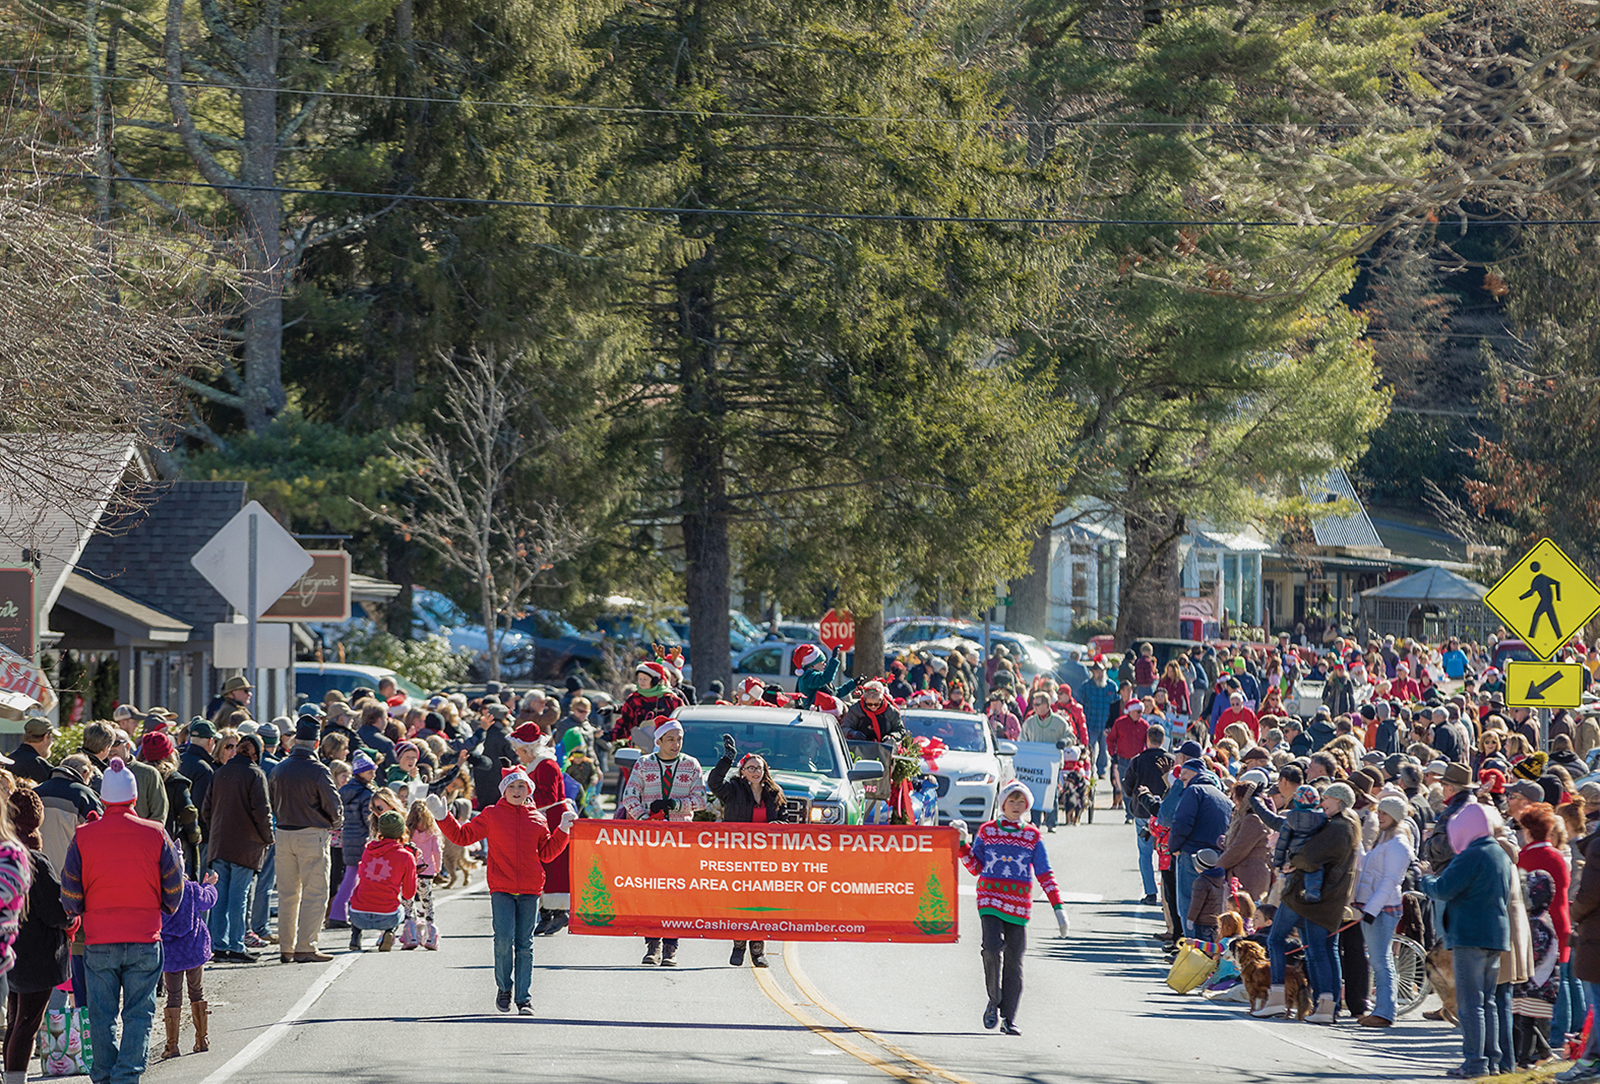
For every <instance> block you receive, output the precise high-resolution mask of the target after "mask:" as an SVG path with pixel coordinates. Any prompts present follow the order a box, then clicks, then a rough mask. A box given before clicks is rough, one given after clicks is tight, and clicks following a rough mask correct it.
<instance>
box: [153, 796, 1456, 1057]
mask: <svg viewBox="0 0 1600 1084" xmlns="http://www.w3.org/2000/svg"><path fill="white" fill-rule="evenodd" d="M1048 845H1049V849H1050V856H1051V861H1052V864H1053V865H1054V867H1055V869H1056V871H1057V877H1058V880H1059V881H1060V883H1061V885H1062V888H1063V890H1064V891H1066V892H1067V893H1069V899H1070V900H1071V901H1072V902H1071V903H1070V904H1069V907H1068V911H1069V913H1070V915H1071V919H1072V931H1071V933H1070V935H1069V936H1068V937H1067V938H1066V939H1060V938H1058V937H1057V936H1056V934H1055V930H1054V923H1053V922H1052V921H1051V916H1050V911H1049V908H1048V906H1047V905H1045V904H1044V903H1043V901H1042V900H1041V901H1040V902H1039V904H1038V905H1036V909H1035V920H1034V925H1033V926H1032V927H1031V928H1030V933H1031V943H1030V945H1029V953H1028V959H1027V964H1026V968H1027V970H1026V984H1027V985H1026V990H1025V992H1024V995H1023V1001H1022V1008H1021V1011H1020V1013H1019V1017H1018V1024H1019V1026H1020V1027H1021V1029H1022V1031H1023V1034H1022V1036H1020V1037H1015V1038H1012V1037H1006V1036H1002V1035H1000V1034H998V1033H997V1032H986V1031H984V1030H983V1027H982V1025H981V1022H980V1019H979V1018H980V1016H981V1014H982V1011H983V1004H984V997H983V984H982V972H981V967H980V962H979V958H978V946H977V937H976V931H977V928H978V922H977V914H976V909H975V902H974V897H973V894H972V879H971V878H970V877H968V876H966V874H965V873H963V875H962V882H963V884H962V887H963V892H962V895H961V917H960V923H961V929H962V940H961V942H960V943H959V944H954V945H932V946H917V945H862V944H845V943H839V944H833V943H817V942H806V943H794V944H790V945H787V946H781V945H778V944H776V943H773V944H770V945H769V949H768V952H769V957H770V958H771V960H772V963H773V966H772V968H771V969H770V970H769V971H767V972H765V973H758V972H755V971H754V970H753V969H751V968H750V967H749V966H748V965H747V966H746V967H745V968H744V969H743V970H741V971H735V970H733V969H732V968H730V967H729V966H728V947H729V946H728V945H727V943H725V942H720V941H715V942H713V941H687V940H686V941H685V942H684V943H683V948H682V950H681V951H680V953H679V960H680V962H681V966H679V967H678V968H677V969H675V970H665V969H656V968H647V967H642V966H640V964H639V958H640V956H641V955H642V945H641V943H640V942H639V941H637V940H635V939H633V938H616V937H578V936H573V935H569V934H565V933H563V934H560V935H557V936H555V937H552V938H541V939H539V940H538V942H537V964H536V969H535V972H534V988H533V993H534V1007H535V1010H536V1012H537V1016H536V1017H534V1018H531V1019H529V1018H523V1017H517V1016H500V1015H498V1014H496V1013H495V1012H494V1007H493V1000H494V980H493V970H492V957H491V945H492V941H491V936H490V929H489V908H488V899H487V897H486V896H485V895H484V893H483V887H484V886H483V883H482V873H481V870H480V871H479V872H478V873H477V874H476V875H475V877H476V880H475V883H474V885H473V886H472V887H471V888H470V889H468V890H464V891H463V890H457V891H455V892H453V893H442V894H441V895H440V896H439V897H437V899H438V900H439V901H440V902H439V909H438V921H439V926H440V929H441V930H442V931H443V937H442V940H441V947H440V949H439V951H438V952H426V951H423V950H420V949H419V950H415V951H412V952H400V951H395V952H392V953H387V954H380V953H377V952H375V951H370V950H369V951H368V952H367V953H365V954H362V955H359V956H358V955H351V954H346V953H345V952H344V951H343V944H344V941H345V938H344V937H342V936H340V935H339V932H337V931H331V932H330V933H328V934H327V935H326V938H325V941H324V945H323V947H324V948H325V949H326V950H328V951H330V952H334V953H335V954H336V957H337V958H336V960H335V961H334V962H333V963H330V964H320V965H291V966H284V965H281V964H278V963H276V962H275V957H273V959H274V962H272V963H260V964H255V965H237V964H235V965H222V966H218V967H215V968H212V969H210V970H208V972H207V976H206V978H207V984H208V994H209V996H210V998H211V999H212V1004H213V1008H212V1014H213V1015H212V1049H211V1051H210V1052H209V1053H206V1054H200V1055H192V1054H185V1055H184V1056H183V1057H181V1058H177V1059H175V1060H173V1061H170V1062H165V1063H153V1064H152V1068H151V1071H150V1073H149V1074H148V1075H147V1077H146V1079H147V1080H151V1081H157V1082H161V1084H191V1082H193V1084H222V1082H223V1081H239V1082H257V1081H260V1082H280V1081H281V1082H285V1084H287V1082H290V1081H294V1082H301V1081H305V1080H307V1079H312V1078H322V1079H337V1080H342V1081H345V1082H348V1084H369V1082H370V1084H395V1082H397V1081H417V1082H432V1081H449V1082H451V1084H476V1082H479V1081H482V1082H486V1084H487V1082H490V1081H493V1082H495V1084H502V1082H505V1081H514V1080H525V1079H540V1080H546V1079H549V1080H560V1081H563V1082H570V1084H585V1082H590V1081H595V1082H599V1081H608V1082H609V1081H640V1082H644V1084H679V1082H682V1084H704V1082H709V1081H728V1082H730V1084H732V1082H738V1084H766V1082H771V1084H841V1082H848V1084H857V1082H860V1084H873V1082H878V1081H886V1080H901V1081H929V1082H934V1084H938V1082H943V1084H1023V1082H1028V1084H1033V1082H1040V1084H1043V1082H1055V1081H1081V1080H1094V1081H1102V1082H1111V1084H1121V1082H1128V1084H1134V1082H1138V1084H1143V1082H1151V1084H1155V1082H1163V1084H1165V1082H1171V1081H1191V1080H1193V1081H1217V1082H1229V1084H1236V1082H1239V1081H1249V1082H1258V1081H1270V1080H1280V1079H1282V1080H1287V1079H1291V1078H1293V1079H1307V1078H1312V1079H1316V1080H1319V1081H1328V1082H1335V1081H1357V1080H1370V1079H1379V1080H1412V1079H1422V1078H1428V1077H1435V1078H1436V1077H1438V1076H1439V1075H1440V1074H1442V1072H1443V1071H1444V1069H1445V1068H1447V1067H1448V1066H1450V1065H1452V1064H1454V1063H1456V1062H1457V1061H1459V1046H1458V1045H1457V1033H1456V1032H1455V1031H1454V1030H1452V1029H1450V1028H1448V1027H1447V1026H1446V1025H1443V1024H1435V1023H1429V1022H1427V1021H1424V1020H1422V1019H1421V1018H1420V1016H1412V1017H1408V1018H1406V1019H1404V1020H1403V1021H1402V1023H1401V1025H1400V1026H1397V1027H1395V1028H1393V1029H1391V1030H1387V1031H1368V1030H1366V1029H1362V1028H1358V1027H1355V1026H1354V1025H1353V1024H1348V1023H1341V1024H1340V1025H1337V1026H1334V1027H1326V1026H1316V1025H1311V1024H1301V1023H1296V1022H1290V1021H1253V1020H1250V1019H1248V1017H1246V1016H1244V1014H1243V1008H1242V1006H1233V1005H1228V1006H1224V1005H1213V1004H1209V1003H1207V1002H1205V1001H1203V1000H1201V999H1200V998H1198V997H1193V996H1191V997H1179V996H1177V995H1174V994H1172V993H1171V992H1170V991H1169V990H1168V989H1167V988H1166V986H1165V985H1164V984H1163V983H1162V979H1163V978H1164V976H1165V974H1166V967H1165V964H1164V963H1163V962H1162V959H1161V956H1160V954H1159V953H1157V952H1156V951H1155V950H1154V944H1155V943H1154V941H1152V940H1151V938H1150V937H1149V935H1150V934H1151V933H1152V932H1154V931H1155V930H1156V929H1157V928H1158V922H1157V918H1156V911H1155V909H1154V908H1146V907H1142V906H1140V905H1138V903H1137V902H1136V901H1137V899H1138V897H1139V895H1140V892H1139V884H1138V874H1137V869H1136V866H1135V861H1134V858H1135V856H1134V847H1133V835H1132V829H1131V828H1129V827H1126V826H1124V825H1123V824H1122V823H1121V817H1120V816H1113V815H1111V814H1110V813H1108V812H1105V811H1102V814H1101V817H1100V820H1099V822H1098V823H1096V824H1094V825H1083V826H1080V827H1077V828H1070V829H1069V828H1062V829H1059V830H1058V831H1057V832H1056V833H1055V834H1054V835H1051V836H1049V837H1048ZM368 941H369V944H370V942H371V935H368ZM159 1029H160V1019H159V1016H158V1018H157V1030H158V1032H159ZM154 1038H155V1039H157V1040H159V1035H157V1036H155V1037H154ZM189 1043H190V1039H189V1035H188V1029H187V1025H186V1027H185V1044H186V1046H187V1045H189Z"/></svg>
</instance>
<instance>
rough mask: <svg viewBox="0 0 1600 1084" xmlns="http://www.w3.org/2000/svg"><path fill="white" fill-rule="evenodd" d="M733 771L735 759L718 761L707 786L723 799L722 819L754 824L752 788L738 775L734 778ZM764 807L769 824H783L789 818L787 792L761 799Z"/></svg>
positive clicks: (770, 794)
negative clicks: (786, 803) (785, 799)
mask: <svg viewBox="0 0 1600 1084" xmlns="http://www.w3.org/2000/svg"><path fill="white" fill-rule="evenodd" d="M731 771H733V758H731V757H723V758H722V759H721V760H719V761H717V766H716V767H715V768H712V769H711V778H710V779H708V780H707V781H706V785H707V786H709V787H710V788H711V793H713V794H715V795H716V796H717V797H718V798H719V799H721V800H722V819H723V820H725V821H753V820H755V819H756V798H755V795H753V794H751V793H750V785H749V784H748V783H746V782H745V781H744V779H743V778H741V777H740V776H738V775H735V776H734V777H733V778H732V779H729V778H728V773H729V772H731ZM761 800H762V804H763V805H765V806H766V807H767V823H769V824H782V823H783V822H784V820H786V819H787V818H786V817H785V810H784V808H783V791H782V790H779V791H778V793H776V794H774V793H772V792H771V791H770V790H769V791H767V792H766V793H765V794H763V795H762V796H761Z"/></svg>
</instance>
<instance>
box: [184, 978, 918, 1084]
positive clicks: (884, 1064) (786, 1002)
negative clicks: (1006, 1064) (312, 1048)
mask: <svg viewBox="0 0 1600 1084" xmlns="http://www.w3.org/2000/svg"><path fill="white" fill-rule="evenodd" d="M755 976H756V985H757V986H759V987H761V992H762V993H764V994H766V995H767V997H768V999H769V1000H771V1002H772V1003H773V1004H774V1005H776V1006H778V1008H780V1009H782V1010H783V1011H784V1012H785V1013H787V1014H788V1015H789V1016H790V1017H791V1018H793V1019H794V1020H795V1021H796V1022H797V1023H799V1024H801V1025H803V1026H805V1027H806V1028H808V1029H810V1030H811V1031H812V1032H814V1033H815V1034H816V1035H818V1036H820V1037H822V1038H823V1039H826V1040H827V1041H828V1042H830V1043H832V1044H833V1045H834V1046H836V1047H838V1048H839V1049H840V1050H843V1051H844V1052H845V1053H846V1054H849V1055H850V1056H851V1057H853V1058H856V1059H857V1060H859V1061H862V1062H865V1063H866V1064H867V1065H870V1066H872V1068H874V1069H877V1070H879V1071H881V1072H884V1073H887V1074H888V1075H889V1076H892V1077H894V1078H895V1079H896V1080H901V1081H905V1082H906V1084H923V1081H922V1078H921V1077H917V1076H913V1075H912V1074H911V1073H908V1072H906V1070H904V1069H902V1068H900V1067H899V1066H898V1065H895V1064H894V1063H893V1062H890V1061H886V1060H885V1059H883V1058H880V1057H878V1055H876V1054H874V1053H872V1052H871V1051H870V1050H863V1049H862V1048H861V1047H859V1046H857V1045H856V1044H855V1043H852V1042H851V1041H850V1040H849V1039H846V1038H844V1037H843V1036H841V1035H835V1034H834V1033H833V1030H832V1029H831V1028H829V1027H828V1026H827V1025H826V1024H823V1023H820V1022H818V1021H817V1020H814V1019H812V1018H811V1016H810V1014H808V1013H807V1012H806V1011H805V1010H804V1009H802V1008H800V1006H799V1005H798V1004H797V1003H796V1002H795V1000H794V999H793V998H791V997H790V996H789V995H788V994H786V993H784V991H783V987H781V986H779V985H778V980H777V979H774V978H773V977H772V976H771V975H770V974H769V973H768V972H767V971H765V970H763V969H759V968H758V969H755ZM204 1084H212V1082H211V1081H205V1082H204Z"/></svg>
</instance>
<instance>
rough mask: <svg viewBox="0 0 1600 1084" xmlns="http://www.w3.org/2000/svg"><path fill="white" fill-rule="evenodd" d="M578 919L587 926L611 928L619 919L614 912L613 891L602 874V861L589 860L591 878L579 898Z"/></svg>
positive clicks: (596, 859) (586, 882)
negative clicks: (616, 919) (614, 921)
mask: <svg viewBox="0 0 1600 1084" xmlns="http://www.w3.org/2000/svg"><path fill="white" fill-rule="evenodd" d="M578 917H579V918H580V919H582V920H583V923H584V925H586V926H602V927H604V926H609V925H611V923H612V921H613V920H614V919H615V918H616V917H617V916H616V912H615V911H613V910H612V901H611V889H610V888H609V887H608V886H607V885H606V878H605V874H603V873H601V872H600V860H599V859H598V858H591V859H590V860H589V877H588V880H587V881H585V883H584V886H583V891H582V892H581V893H580V894H579V896H578Z"/></svg>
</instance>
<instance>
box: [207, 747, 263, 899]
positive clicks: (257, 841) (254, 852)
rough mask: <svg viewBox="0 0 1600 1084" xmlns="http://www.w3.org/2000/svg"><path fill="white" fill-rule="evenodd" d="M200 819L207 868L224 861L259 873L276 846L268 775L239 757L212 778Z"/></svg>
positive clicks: (248, 759) (252, 762) (245, 757)
mask: <svg viewBox="0 0 1600 1084" xmlns="http://www.w3.org/2000/svg"><path fill="white" fill-rule="evenodd" d="M200 819H201V820H202V821H204V822H205V824H206V865H208V866H209V865H210V864H211V863H213V862H215V861H217V859H219V858H220V859H222V860H223V861H225V862H232V863H233V864H234V865H236V866H244V867H245V868H246V869H253V870H256V871H257V872H259V871H260V869H261V863H262V862H263V861H264V860H265V859H266V857H267V848H268V847H270V846H272V803H271V800H270V799H269V798H268V797H267V773H266V772H263V771H262V770H261V767H260V765H258V764H256V763H255V762H254V761H252V760H251V759H250V758H249V757H247V756H243V755H236V756H235V757H234V758H233V759H232V760H230V761H228V763H226V764H224V765H223V766H222V767H221V768H219V769H218V770H217V774H216V775H214V776H212V778H211V787H210V789H208V790H207V791H206V800H205V802H204V803H203V804H202V805H201V806H200Z"/></svg>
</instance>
